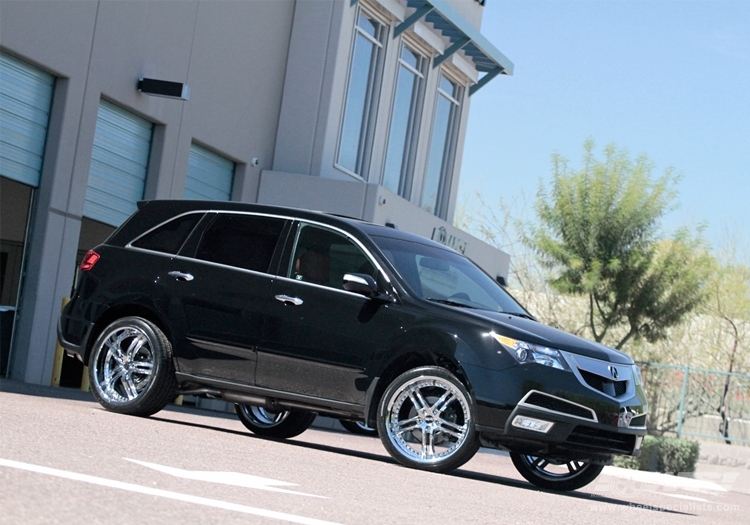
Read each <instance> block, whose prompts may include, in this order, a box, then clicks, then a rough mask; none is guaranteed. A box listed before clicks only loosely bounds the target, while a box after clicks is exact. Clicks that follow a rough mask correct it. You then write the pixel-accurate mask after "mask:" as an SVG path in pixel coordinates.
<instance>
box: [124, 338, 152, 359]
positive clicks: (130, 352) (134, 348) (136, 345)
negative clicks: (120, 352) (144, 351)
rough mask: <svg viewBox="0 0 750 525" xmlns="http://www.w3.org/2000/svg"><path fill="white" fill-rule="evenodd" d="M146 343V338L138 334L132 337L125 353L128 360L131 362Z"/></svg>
mask: <svg viewBox="0 0 750 525" xmlns="http://www.w3.org/2000/svg"><path fill="white" fill-rule="evenodd" d="M146 342H147V341H146V338H145V337H143V336H142V335H140V334H138V335H136V336H135V337H133V340H132V341H130V345H129V346H128V349H127V351H126V352H125V354H126V355H127V357H128V359H130V360H132V359H133V357H134V356H135V355H136V354H137V353H138V352H139V351H140V350H141V348H143V346H144V345H145V344H146Z"/></svg>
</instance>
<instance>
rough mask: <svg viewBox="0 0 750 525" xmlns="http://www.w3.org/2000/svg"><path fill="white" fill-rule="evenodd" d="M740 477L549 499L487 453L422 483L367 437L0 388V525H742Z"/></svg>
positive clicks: (656, 480)
mask: <svg viewBox="0 0 750 525" xmlns="http://www.w3.org/2000/svg"><path fill="white" fill-rule="evenodd" d="M735 474H736V475H735ZM743 475H745V473H744V472H742V471H741V470H736V471H733V472H731V473H730V475H726V474H725V473H723V472H718V471H717V473H716V475H714V476H708V478H706V477H705V476H704V477H702V478H701V479H693V478H686V477H676V476H668V475H663V474H654V473H647V472H638V471H628V470H624V469H616V468H613V467H606V468H605V470H604V472H603V473H602V475H601V476H600V477H599V478H598V479H597V480H595V481H594V482H593V483H591V484H590V485H589V486H587V487H584V488H583V489H581V490H578V491H575V492H569V493H555V492H549V491H544V490H540V489H537V488H536V487H534V486H533V485H530V484H529V483H527V482H526V481H525V480H523V478H521V476H520V475H518V474H517V473H516V471H515V469H514V468H513V466H512V463H511V462H510V460H509V458H508V457H507V455H505V454H502V453H498V452H496V451H485V450H481V451H480V453H478V454H477V455H476V457H475V458H474V459H473V460H471V461H470V462H469V463H467V464H466V465H465V466H464V467H462V468H461V469H459V470H457V471H455V472H453V473H450V474H442V475H441V474H432V473H428V472H421V471H417V470H412V469H407V468H404V467H401V466H399V465H398V464H396V463H395V462H394V461H393V460H392V459H391V458H390V457H389V456H388V455H387V453H386V452H385V450H384V449H383V446H382V444H381V443H380V441H379V439H377V438H372V437H363V436H357V435H354V434H350V433H348V432H343V431H336V430H331V429H325V428H320V427H318V428H311V429H310V430H308V431H306V432H304V433H303V434H302V435H300V436H299V437H298V438H295V439H292V440H268V439H261V438H257V437H255V436H253V435H252V434H250V433H249V432H248V431H247V430H245V428H244V427H243V426H242V425H241V423H240V422H239V421H238V420H237V419H236V418H235V417H233V416H232V415H230V414H219V413H215V412H208V411H205V410H199V409H194V408H188V407H177V406H172V405H170V406H169V407H167V408H166V409H165V410H163V411H161V412H159V413H158V414H156V415H154V416H152V417H149V418H136V417H129V416H123V415H118V414H113V413H110V412H107V411H105V410H103V409H102V408H101V407H100V406H99V405H98V404H97V403H95V402H94V401H93V399H92V397H91V395H90V394H88V393H84V392H80V391H77V390H69V389H61V388H48V387H39V386H33V385H26V384H23V383H20V382H17V381H11V380H4V379H0V523H2V524H5V523H7V524H11V523H12V524H17V523H32V524H33V523H66V524H67V523H86V524H90V523H167V522H175V523H176V522H180V523H207V524H208V523H211V524H216V523H222V524H223V523H230V524H232V523H304V524H322V523H337V524H352V525H355V524H356V525H359V524H366V523H386V524H388V523H394V524H395V523H399V524H400V523H420V522H429V523H457V524H462V523H467V524H474V523H478V524H482V523H487V524H495V523H523V524H528V523H532V524H533V523H539V524H548V523H576V524H588V523H591V524H597V525H599V524H601V523H602V522H607V521H615V520H616V522H617V523H618V525H619V524H625V525H627V524H638V525H642V524H643V523H657V524H661V523H664V524H671V523H675V524H677V523H679V524H681V525H684V524H685V523H700V524H704V523H717V524H718V523H721V524H724V525H729V524H743V525H744V524H746V523H747V515H748V513H749V512H750V495H748V494H745V493H744V492H742V491H740V490H737V488H736V487H738V486H740V485H741V483H739V482H738V480H740V481H742V480H743V479H744V478H742V476H743Z"/></svg>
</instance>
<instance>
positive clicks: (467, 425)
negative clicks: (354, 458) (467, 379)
mask: <svg viewBox="0 0 750 525" xmlns="http://www.w3.org/2000/svg"><path fill="white" fill-rule="evenodd" d="M378 433H379V435H380V439H381V441H382V442H383V445H384V446H385V448H386V450H387V451H388V453H389V454H390V455H391V456H393V458H394V459H395V460H396V461H398V462H399V463H401V464H402V465H406V466H407V467H412V468H417V469H420V470H429V471H432V472H447V471H449V470H453V469H455V468H458V467H460V466H461V465H463V464H464V463H466V462H467V461H469V460H470V459H471V458H472V457H473V456H474V454H475V453H476V452H477V450H478V449H479V439H478V438H477V434H476V430H475V429H474V404H473V401H472V398H471V395H470V394H469V392H468V391H467V390H466V387H464V385H463V384H461V381H459V379H458V378H457V377H456V376H454V375H453V374H451V373H450V372H449V371H448V370H446V369H444V368H440V367H437V366H425V367H420V368H415V369H413V370H409V371H408V372H405V373H404V374H401V375H400V376H399V377H397V378H396V379H395V380H394V381H393V382H392V383H391V384H390V386H389V387H388V388H387V389H386V391H385V393H384V394H383V397H382V399H381V401H380V406H379V409H378Z"/></svg>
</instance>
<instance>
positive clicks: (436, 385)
mask: <svg viewBox="0 0 750 525" xmlns="http://www.w3.org/2000/svg"><path fill="white" fill-rule="evenodd" d="M58 337H59V340H60V343H61V344H62V346H63V347H64V348H65V349H66V351H67V352H68V353H69V354H72V355H75V356H76V357H78V358H79V359H80V360H82V361H83V362H84V363H86V364H88V366H89V376H90V381H91V387H92V392H93V394H94V396H95V397H96V399H97V400H98V401H99V402H100V403H101V404H102V405H103V406H104V407H105V408H107V409H108V410H112V411H114V412H121V413H124V414H132V415H138V416H148V415H151V414H153V413H155V412H157V411H159V410H161V409H162V408H163V407H164V406H165V405H166V404H167V403H169V402H170V401H172V400H173V399H174V398H175V396H176V395H178V394H191V395H201V396H207V397H209V398H215V399H223V400H227V401H230V402H233V403H236V408H237V414H238V416H239V418H240V420H241V421H242V423H243V424H244V425H245V426H246V427H247V428H248V429H250V430H251V431H252V432H254V433H255V434H258V435H261V436H268V437H274V438H289V437H293V436H296V435H298V434H300V433H301V432H303V431H304V430H306V429H307V428H308V427H309V426H310V425H311V424H312V422H313V419H314V418H315V415H316V414H324V415H327V416H332V417H335V418H340V419H347V420H352V421H360V422H363V423H365V424H367V425H369V426H370V427H373V428H377V430H378V433H379V435H380V438H381V440H382V442H383V445H384V446H385V448H386V449H387V450H388V452H389V453H390V454H391V455H392V456H393V457H394V458H395V459H396V460H397V461H398V462H400V463H402V464H403V465H406V466H409V467H414V468H418V469H423V470H430V471H435V472H445V471H448V470H451V469H455V468H457V467H459V466H461V465H462V464H464V463H465V462H466V461H468V460H469V459H471V457H472V456H473V455H474V454H475V452H476V451H477V449H478V448H479V447H480V446H486V447H492V448H498V449H503V450H508V451H509V452H510V457H511V459H512V460H513V463H514V465H515V466H516V468H517V469H518V470H519V472H520V473H521V474H522V475H523V476H524V477H525V478H526V479H528V480H529V481H530V482H532V483H534V484H536V485H538V486H540V487H545V488H550V489H555V490H574V489H577V488H579V487H582V486H583V485H585V484H587V483H589V482H591V481H592V480H593V479H594V478H595V477H596V476H597V475H598V474H599V472H601V470H602V468H603V466H604V465H605V464H607V463H608V462H610V461H611V459H612V456H613V455H614V454H625V455H636V454H638V453H639V449H640V444H641V440H642V438H643V436H644V435H645V434H646V427H645V418H646V398H645V395H644V392H643V389H642V387H641V377H640V372H639V370H638V368H637V367H636V366H635V365H634V363H633V360H632V359H631V358H630V357H628V356H627V355H625V354H622V353H620V352H617V351H615V350H612V349H610V348H607V347H605V346H603V345H600V344H596V343H592V342H589V341H586V340H584V339H581V338H579V337H576V336H573V335H570V334H568V333H565V332H562V331H559V330H556V329H554V328H550V327H548V326H545V325H543V324H541V323H539V322H538V321H536V320H535V319H534V317H533V316H532V315H530V314H529V312H527V311H526V310H525V309H524V308H523V307H522V306H521V305H519V304H518V303H517V302H516V301H515V300H514V299H513V298H512V297H511V296H510V295H509V294H508V293H507V292H506V291H505V290H504V289H503V288H502V287H501V286H500V285H498V283H497V282H496V281H495V280H493V279H492V278H491V277H490V276H488V275H487V274H486V273H484V272H483V271H482V270H481V269H479V268H478V267H477V266H476V265H474V264H473V263H472V262H471V261H470V260H468V259H467V258H466V257H464V256H462V255H461V254H459V253H457V252H455V251H454V250H451V249H450V248H446V247H445V246H443V245H440V244H437V243H435V242H432V241H430V240H427V239H424V238H422V237H419V236H417V235H413V234H410V233H405V232H403V231H400V230H398V229H395V228H389V227H385V226H379V225H375V224H370V223H366V222H362V221H359V220H355V219H348V218H342V217H337V216H333V215H328V214H324V213H317V212H311V211H304V210H297V209H289V208H280V207H272V206H262V205H252V204H243V203H232V202H223V203H219V202H200V201H179V200H168V201H148V202H141V203H139V207H138V210H137V211H136V212H135V213H134V214H133V215H132V216H131V217H130V218H129V219H128V220H127V221H126V222H125V224H123V225H122V226H121V227H120V228H119V229H118V230H117V231H115V232H114V233H113V234H112V235H111V236H110V237H109V239H107V240H106V241H105V242H104V243H103V244H101V245H100V246H97V247H96V248H94V249H93V250H91V251H89V252H88V253H87V254H86V257H85V259H84V260H83V262H82V264H81V267H80V272H79V278H78V282H77V285H76V288H75V290H74V291H73V293H72V298H71V301H70V302H69V303H68V304H67V306H66V307H65V308H64V310H63V312H62V315H61V317H60V322H59V326H58Z"/></svg>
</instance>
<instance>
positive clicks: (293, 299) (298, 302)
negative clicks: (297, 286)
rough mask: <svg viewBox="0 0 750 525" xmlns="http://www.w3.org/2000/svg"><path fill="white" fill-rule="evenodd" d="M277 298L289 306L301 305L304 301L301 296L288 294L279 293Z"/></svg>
mask: <svg viewBox="0 0 750 525" xmlns="http://www.w3.org/2000/svg"><path fill="white" fill-rule="evenodd" d="M276 300H277V301H281V302H282V303H284V304H286V305H289V306H299V305H301V304H302V303H303V302H304V301H302V299H300V298H299V297H289V296H288V295H277V296H276Z"/></svg>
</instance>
